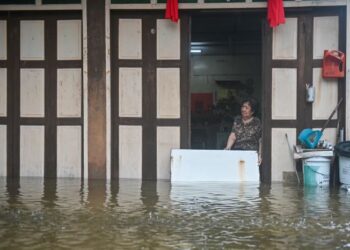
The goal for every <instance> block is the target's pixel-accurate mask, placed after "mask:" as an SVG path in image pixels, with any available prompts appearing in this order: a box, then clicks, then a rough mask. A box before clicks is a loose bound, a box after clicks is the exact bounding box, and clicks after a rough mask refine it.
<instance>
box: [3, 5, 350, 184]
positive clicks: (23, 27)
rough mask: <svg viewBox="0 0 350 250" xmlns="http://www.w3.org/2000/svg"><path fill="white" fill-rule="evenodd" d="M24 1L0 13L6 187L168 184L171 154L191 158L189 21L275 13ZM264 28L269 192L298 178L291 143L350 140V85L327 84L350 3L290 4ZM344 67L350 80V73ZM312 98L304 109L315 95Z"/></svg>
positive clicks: (256, 8) (345, 42) (255, 8)
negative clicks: (169, 15) (75, 182)
mask: <svg viewBox="0 0 350 250" xmlns="http://www.w3.org/2000/svg"><path fill="white" fill-rule="evenodd" d="M179 2H180V4H179V18H180V19H179V22H178V23H173V22H171V21H169V20H167V19H164V9H165V1H163V0H158V1H157V0H104V1H102V0H101V1H95V0H86V1H85V0H31V1H24V0H16V1H7V2H6V1H3V2H2V4H0V176H7V177H10V178H18V177H21V176H38V177H47V178H59V177H77V178H89V179H119V178H132V179H143V180H157V179H166V180H167V179H169V178H170V150H171V149H172V148H191V102H190V98H191V96H190V89H191V87H190V79H191V74H192V69H191V60H192V61H194V60H195V59H191V54H190V48H191V41H192V40H191V39H192V38H191V28H192V25H191V24H192V23H191V22H192V20H193V18H194V17H195V16H201V15H205V14H206V13H211V14H213V16H214V22H215V18H216V17H219V16H220V15H223V14H225V15H230V16H231V15H232V16H235V15H238V14H242V13H253V14H255V13H256V14H257V15H260V16H263V17H264V16H266V1H260V0H259V1H258V0H239V1H235V0H231V1H226V0H183V1H179ZM284 7H285V13H286V23H285V24H283V25H280V26H278V27H276V28H274V29H272V28H270V27H269V25H268V23H267V21H266V18H262V19H261V22H260V26H259V29H260V30H261V76H260V80H261V93H260V96H261V99H260V100H261V119H262V124H263V163H264V164H263V167H262V171H261V174H262V180H263V182H270V181H283V180H284V178H285V176H287V175H288V173H291V172H293V171H294V165H293V164H294V161H293V159H292V158H291V155H290V149H289V147H288V143H287V140H286V135H287V136H288V138H289V140H290V143H291V144H296V143H297V135H298V133H299V132H300V131H301V130H302V129H304V128H308V127H309V128H321V127H322V126H323V124H324V123H325V121H326V120H327V118H328V116H329V115H330V113H331V112H332V110H333V108H334V107H335V106H336V104H337V103H338V101H339V100H340V99H341V98H343V100H345V101H343V102H342V104H341V106H340V109H339V111H338V112H337V113H336V115H335V116H334V117H333V119H332V120H331V122H330V123H329V126H328V128H327V129H326V130H325V133H324V134H325V135H324V137H325V138H326V139H327V140H328V141H331V142H332V143H333V144H335V143H336V141H337V139H338V131H339V129H341V128H343V129H344V131H345V136H346V139H350V112H349V110H350V104H349V101H347V100H349V98H350V80H349V79H350V78H349V77H348V76H346V77H344V78H329V79H325V78H323V77H322V61H323V53H324V50H340V51H343V52H347V51H349V48H350V43H349V39H347V37H348V36H349V34H350V28H349V25H347V16H348V14H349V13H350V1H349V0H319V1H285V2H284ZM348 65H349V62H348V63H346V72H348V71H349V66H348ZM308 83H312V84H313V86H314V87H315V90H316V91H315V98H314V101H313V102H312V103H310V102H307V101H306V97H305V96H306V84H308Z"/></svg>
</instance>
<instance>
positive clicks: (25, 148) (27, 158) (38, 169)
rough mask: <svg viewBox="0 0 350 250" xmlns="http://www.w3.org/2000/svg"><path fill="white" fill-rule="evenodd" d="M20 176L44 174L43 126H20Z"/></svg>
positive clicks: (39, 175) (40, 175) (41, 175)
mask: <svg viewBox="0 0 350 250" xmlns="http://www.w3.org/2000/svg"><path fill="white" fill-rule="evenodd" d="M20 138H21V139H20V176H37V177H43V176H44V152H45V150H44V148H45V139H44V138H45V127H44V126H21V129H20Z"/></svg>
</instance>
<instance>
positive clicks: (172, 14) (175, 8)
mask: <svg viewBox="0 0 350 250" xmlns="http://www.w3.org/2000/svg"><path fill="white" fill-rule="evenodd" d="M165 18H166V19H170V20H171V21H173V22H175V23H177V21H178V20H179V2H178V0H167V1H166V9H165Z"/></svg>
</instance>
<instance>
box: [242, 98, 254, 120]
mask: <svg viewBox="0 0 350 250" xmlns="http://www.w3.org/2000/svg"><path fill="white" fill-rule="evenodd" d="M253 114H254V112H253V110H252V107H251V106H250V104H249V102H245V103H243V105H242V106H241V115H242V118H243V119H244V120H247V119H249V118H251V117H252V116H253Z"/></svg>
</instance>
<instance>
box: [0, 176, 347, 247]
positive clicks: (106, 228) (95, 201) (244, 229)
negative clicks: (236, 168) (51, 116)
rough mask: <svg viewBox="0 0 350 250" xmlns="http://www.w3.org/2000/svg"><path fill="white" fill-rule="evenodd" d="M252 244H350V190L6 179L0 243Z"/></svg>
mask: <svg viewBox="0 0 350 250" xmlns="http://www.w3.org/2000/svg"><path fill="white" fill-rule="evenodd" d="M249 248H251V249H256V248H258V249H344V248H350V192H347V191H346V190H342V189H339V188H331V189H329V188H306V187H303V186H295V185H289V186H286V185H283V184H281V183H274V184H271V185H270V186H265V185H259V184H242V185H240V184H223V183H221V184H220V183H200V184H198V183H197V184H191V183H186V184H177V185H171V183H170V182H143V183H142V182H139V181H127V180H121V181H119V182H112V183H110V182H101V181H92V182H89V183H87V182H85V183H82V182H81V181H80V180H78V179H77V180H76V179H58V180H57V181H52V180H47V181H46V180H45V181H44V180H43V179H41V178H24V179H21V180H20V181H12V182H9V183H7V182H6V179H0V249H249Z"/></svg>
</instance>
